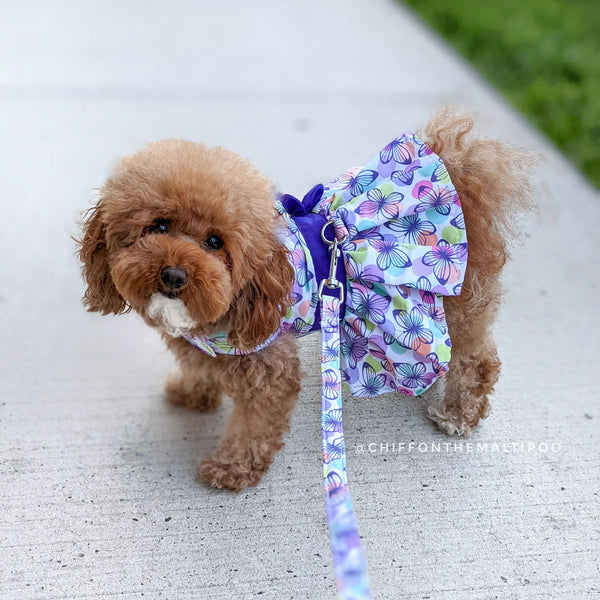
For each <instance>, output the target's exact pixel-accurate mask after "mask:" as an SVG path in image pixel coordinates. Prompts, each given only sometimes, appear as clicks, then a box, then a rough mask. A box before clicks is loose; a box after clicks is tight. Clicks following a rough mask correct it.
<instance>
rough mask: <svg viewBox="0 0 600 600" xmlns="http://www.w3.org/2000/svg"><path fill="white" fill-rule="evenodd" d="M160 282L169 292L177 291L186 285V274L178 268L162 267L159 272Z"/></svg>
mask: <svg viewBox="0 0 600 600" xmlns="http://www.w3.org/2000/svg"><path fill="white" fill-rule="evenodd" d="M160 280H161V281H162V282H163V283H164V284H165V286H166V287H167V289H168V290H169V291H170V290H178V289H180V288H182V287H183V286H184V285H185V284H186V283H187V280H188V274H187V273H186V271H184V270H183V269H180V268H179V267H164V268H163V270H162V271H161V272H160Z"/></svg>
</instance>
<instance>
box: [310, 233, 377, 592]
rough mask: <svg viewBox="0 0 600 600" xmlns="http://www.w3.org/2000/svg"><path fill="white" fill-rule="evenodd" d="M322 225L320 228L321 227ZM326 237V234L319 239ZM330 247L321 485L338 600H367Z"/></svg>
mask: <svg viewBox="0 0 600 600" xmlns="http://www.w3.org/2000/svg"><path fill="white" fill-rule="evenodd" d="M323 229H325V227H324V228H323ZM323 239H325V237H324V238H323ZM326 241H327V243H328V244H329V245H330V250H331V270H330V273H329V279H327V280H323V281H322V282H321V286H320V290H319V299H320V301H321V418H322V425H321V432H322V446H323V485H324V486H325V507H326V510H327V523H328V526H329V538H330V541H331V552H332V554H333V564H334V569H335V577H336V581H337V593H338V595H337V598H338V600H370V599H371V590H370V586H369V575H368V573H367V562H366V560H365V555H364V552H363V548H362V544H361V542H360V536H359V535H358V524H357V522H356V515H355V514H354V508H353V507H352V499H351V498H350V490H349V488H348V476H347V474H346V449H345V446H344V430H343V427H342V382H341V374H340V302H341V301H343V287H340V286H339V285H337V284H339V282H338V281H337V280H336V279H335V267H336V263H337V259H338V257H339V255H340V251H339V250H338V247H337V245H338V242H337V240H335V239H334V241H333V242H331V241H329V240H326ZM324 286H327V287H328V288H338V289H339V293H340V298H336V297H335V296H331V295H329V294H324V293H323V287H324Z"/></svg>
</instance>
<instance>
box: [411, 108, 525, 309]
mask: <svg viewBox="0 0 600 600" xmlns="http://www.w3.org/2000/svg"><path fill="white" fill-rule="evenodd" d="M472 129H473V120H472V119H471V118H470V117H467V116H464V115H457V114H455V113H453V112H452V111H451V110H450V109H444V110H442V111H441V112H440V113H438V114H437V115H436V116H435V117H433V118H432V119H431V120H430V121H429V123H428V124H427V126H426V127H425V130H424V132H423V134H422V137H423V140H424V141H425V142H426V144H427V145H428V146H429V147H430V148H431V149H432V150H433V151H434V152H435V153H436V154H438V155H439V156H441V157H442V159H443V160H444V163H445V165H446V168H447V169H448V173H449V175H450V178H451V179H452V183H453V184H454V186H455V187H456V190H457V192H458V195H459V197H460V199H461V203H462V208H463V213H464V217H465V223H466V229H467V240H468V243H469V260H468V267H467V276H466V278H465V285H464V286H463V291H462V294H461V296H460V300H461V304H463V305H467V306H468V311H469V312H472V311H478V310H484V309H485V307H486V306H487V304H488V302H489V301H490V300H491V299H492V298H493V297H494V296H495V295H496V294H497V293H498V292H499V285H498V282H497V280H498V276H499V274H500V271H501V270H502V267H503V266H504V264H505V263H506V261H507V260H508V258H509V256H510V249H509V248H510V243H511V242H512V241H513V240H514V239H515V238H518V237H519V235H520V231H521V227H520V224H521V219H522V216H523V215H524V213H525V212H527V211H528V210H531V209H532V208H533V203H532V201H531V189H532V188H531V182H530V178H529V175H530V171H531V168H532V167H533V165H534V164H535V163H536V158H535V156H534V155H533V154H531V153H529V152H526V151H524V150H522V149H520V148H517V147H513V146H509V145H504V144H501V143H500V142H497V141H495V140H491V139H486V138H477V137H474V136H472V135H470V133H471V130H472Z"/></svg>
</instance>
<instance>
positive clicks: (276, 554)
mask: <svg viewBox="0 0 600 600" xmlns="http://www.w3.org/2000/svg"><path fill="white" fill-rule="evenodd" d="M0 15H1V19H0V57H1V58H0V115H1V118H0V144H1V145H2V155H1V156H2V161H1V162H0V190H1V191H0V203H1V206H2V212H1V216H2V235H0V251H1V256H2V267H1V268H0V272H1V274H2V280H3V286H2V288H1V289H0V328H1V331H0V340H1V341H0V357H1V360H0V382H1V386H0V390H1V398H0V501H1V505H0V509H1V510H0V598H2V599H3V600H20V599H29V598H31V599H48V600H50V599H52V600H58V599H79V598H82V599H83V598H85V599H101V598H113V597H114V598H142V597H144V598H172V599H188V598H189V599H192V598H193V599H198V598H200V599H204V598H207V599H213V598H215V599H216V598H236V599H237V598H243V599H246V598H261V599H263V600H266V599H269V600H271V599H272V600H281V599H284V600H288V599H310V600H320V599H327V598H333V597H334V595H335V590H334V580H333V575H332V564H331V558H330V552H329V546H328V535H327V529H326V521H325V512H324V502H323V493H322V489H321V466H320V460H321V457H320V441H319V435H320V429H319V428H320V415H319V376H318V364H319V352H318V336H311V337H309V338H304V340H303V342H302V361H303V367H304V370H305V371H306V373H307V376H306V378H305V380H304V382H303V388H302V394H301V398H300V402H299V404H298V407H297V410H296V412H295V415H294V418H293V422H292V428H291V432H290V433H289V435H288V437H287V442H286V446H285V449H284V450H283V451H282V452H280V453H279V455H278V456H277V458H276V460H275V463H274V464H273V466H272V468H271V469H270V471H269V472H268V474H267V475H266V477H265V478H264V479H263V481H262V482H261V484H260V485H259V486H258V487H257V488H253V489H250V490H248V491H246V492H242V493H241V494H239V495H233V494H229V493H225V492H220V491H217V490H211V489H207V488H206V487H205V486H203V485H201V484H199V483H197V482H196V480H195V474H196V470H197V467H198V464H199V462H200V460H201V459H202V457H203V456H205V455H206V454H207V453H208V452H209V451H210V449H211V448H212V447H213V445H214V443H215V441H216V439H217V436H218V432H219V429H220V428H221V426H222V424H223V422H224V421H225V419H226V416H227V412H228V410H229V409H228V407H227V406H225V407H224V408H223V409H221V411H220V412H217V413H215V414H210V415H202V414H196V413H193V412H188V411H185V410H183V409H175V408H173V407H170V406H168V405H167V404H166V402H165V401H164V399H163V396H162V385H163V380H164V377H165V375H166V374H167V373H168V372H169V371H170V370H172V369H173V360H172V358H171V357H170V355H169V354H168V353H167V352H166V350H165V349H164V348H163V345H162V342H161V341H160V339H159V337H158V335H157V334H156V333H154V332H153V331H151V330H150V329H149V328H147V327H146V326H145V325H144V324H143V323H142V322H141V320H140V319H139V318H137V317H136V316H134V315H127V316H122V317H118V318H117V317H101V316H99V315H96V314H89V313H86V312H85V311H84V310H83V308H82V307H81V304H80V297H81V294H82V291H83V284H82V282H81V279H80V277H79V272H78V270H79V266H78V264H77V261H76V258H75V255H74V253H75V245H74V243H73V241H72V240H71V239H70V236H71V235H77V226H76V221H77V220H78V218H79V216H80V214H81V212H82V211H83V210H84V209H85V208H86V207H87V205H88V202H89V199H90V196H91V193H90V190H91V188H93V187H94V186H95V185H96V182H97V180H98V178H99V177H100V176H102V175H104V174H106V173H107V172H108V170H109V169H110V166H111V164H112V161H113V160H114V159H115V158H117V157H119V156H120V155H123V154H126V153H129V152H132V151H134V150H136V149H138V148H139V147H140V146H141V145H142V144H143V143H144V142H146V141H148V140H153V139H158V138H162V137H184V138H188V139H191V140H196V141H203V142H205V143H207V144H211V145H212V144H221V145H224V146H227V147H229V148H231V149H232V150H234V151H237V152H240V153H241V154H243V155H245V156H247V157H249V158H251V159H252V160H253V161H254V162H255V163H256V164H257V165H258V166H259V167H260V168H262V169H263V170H264V171H265V172H266V173H267V174H268V175H269V176H271V177H272V178H273V180H274V181H275V182H276V183H277V185H278V186H279V187H280V189H282V190H285V191H287V192H289V193H293V194H296V195H302V193H303V192H304V191H305V190H307V189H309V188H310V187H312V185H314V183H315V182H319V181H323V180H326V179H327V178H328V177H330V176H334V175H337V174H338V173H339V172H341V171H342V170H344V169H345V168H346V167H348V166H350V165H354V164H360V163H361V162H362V161H363V160H366V159H368V158H369V157H370V156H371V155H372V154H373V153H374V152H375V151H377V150H378V149H379V148H380V147H381V146H382V145H383V144H385V143H386V142H387V141H389V139H391V138H392V137H394V136H395V135H396V134H398V133H400V132H402V131H405V130H411V129H415V128H418V127H419V126H421V125H423V124H424V123H425V122H426V120H427V119H428V117H429V116H431V115H432V114H433V113H434V111H435V110H437V109H438V108H439V107H441V106H442V105H445V104H451V105H454V106H457V107H458V108H461V109H465V110H468V111H470V112H472V113H473V114H474V115H475V116H476V118H477V122H478V128H479V131H480V132H482V133H484V134H486V135H491V136H495V137H498V138H499V139H502V140H504V141H508V142H512V143H515V144H519V145H522V146H525V147H528V148H531V149H533V150H536V151H539V152H540V153H542V155H543V162H542V164H541V166H540V167H539V169H538V170H537V171H536V173H535V180H536V182H537V183H536V185H537V192H536V201H537V203H538V205H539V210H538V212H537V213H536V214H535V215H533V216H532V218H531V219H530V220H529V221H528V222H527V224H526V229H527V237H526V240H525V244H524V245H523V246H522V247H520V248H518V249H517V250H516V251H515V252H514V259H513V261H512V262H511V263H510V265H509V266H508V267H507V269H506V273H505V283H506V287H507V289H508V293H507V295H506V300H505V303H504V306H503V309H502V315H501V319H500V321H499V322H498V326H497V338H498V342H499V349H500V353H501V357H502V359H503V362H504V371H503V375H502V378H501V381H500V383H499V385H498V386H497V391H496V394H495V397H494V398H493V412H492V414H491V416H490V417H489V419H488V420H487V421H485V422H484V423H483V424H482V425H481V427H480V428H479V429H478V430H477V432H476V433H475V435H474V436H473V437H472V438H471V440H470V441H471V442H474V443H475V444H476V443H477V442H479V443H480V444H484V443H487V444H488V451H487V452H486V451H476V450H473V449H472V450H471V451H469V450H468V449H467V446H466V441H464V442H463V445H462V446H457V447H454V441H455V440H454V439H453V438H447V437H446V436H444V435H443V434H442V433H441V432H439V431H437V430H436V429H435V427H434V426H433V424H432V423H431V422H429V421H428V420H427V419H426V418H425V407H426V405H427V400H431V397H432V396H435V395H436V394H441V389H440V388H437V389H434V390H432V391H431V392H429V393H428V396H427V397H426V398H425V399H424V400H422V399H420V400H408V399H403V398H401V397H395V396H393V395H387V396H384V397H382V398H379V399H374V400H370V401H365V400H358V399H352V398H348V399H347V401H346V404H345V413H344V424H345V430H346V440H347V448H348V450H349V474H350V481H351V484H350V485H351V490H352V494H353V498H354V504H355V508H356V512H357V515H358V520H359V525H360V531H361V535H362V536H363V541H364V547H365V551H366V554H367V559H368V562H369V568H370V573H371V579H372V586H373V591H374V595H375V598H378V599H384V598H385V599H394V600H399V599H411V600H412V599H417V598H427V599H430V600H440V599H444V600H454V599H461V600H462V599H464V598H468V599H470V600H479V599H481V600H483V599H490V598H502V599H509V598H510V599H523V598H532V599H533V598H536V599H542V598H561V599H570V598H574V599H581V598H588V597H589V598H592V597H594V598H597V597H600V583H599V581H600V573H599V567H598V550H599V546H600V544H599V542H600V532H599V517H600V508H599V500H600V498H599V483H598V482H599V476H600V466H599V460H598V454H599V453H598V451H599V441H600V438H599V435H598V425H599V423H600V410H599V408H598V397H599V394H598V389H597V388H596V383H597V381H598V379H597V373H598V369H599V365H598V337H599V334H600V320H599V319H598V308H597V302H596V294H598V283H599V272H598V250H597V249H598V241H599V240H598V226H597V223H598V220H599V219H600V204H599V198H598V194H597V192H595V191H594V190H593V189H591V188H590V187H589V186H588V185H587V184H586V182H585V181H584V180H583V179H582V178H581V176H580V175H579V174H578V173H576V172H575V171H574V170H573V169H572V168H571V167H570V166H569V164H568V163H567V161H566V160H565V159H564V158H563V157H561V156H560V155H559V154H558V153H557V152H556V151H555V150H553V148H552V147H550V146H549V144H548V142H547V141H546V140H545V139H543V138H542V137H541V136H540V135H539V134H537V133H536V132H535V131H533V130H532V129H531V128H530V127H529V126H528V125H527V123H526V122H525V121H524V120H523V119H522V118H520V117H519V116H517V115H516V114H515V113H514V112H513V111H512V110H511V109H510V108H508V107H507V106H506V105H505V104H504V103H503V102H502V101H501V100H500V99H499V97H498V96H497V95H496V93H495V92H493V91H491V90H490V89H488V88H487V87H486V85H485V84H484V83H483V82H482V81H481V80H480V79H479V78H478V77H477V76H476V75H475V74H474V73H473V71H472V70H471V69H470V68H469V67H468V66H467V65H465V64H464V63H463V62H462V61H461V59H459V58H458V57H457V56H456V55H455V54H453V52H452V51H451V50H449V49H448V48H447V47H446V46H445V45H444V44H443V43H442V42H441V41H440V40H439V39H437V38H436V37H435V36H434V35H432V33H431V32H429V31H427V30H426V29H425V28H424V27H423V26H422V25H421V24H420V23H419V22H418V21H416V20H415V18H414V17H413V16H412V15H411V14H410V13H408V12H407V11H406V10H405V9H404V8H402V6H399V5H397V4H395V3H393V2H388V1H385V0H371V1H370V2H359V1H358V0H344V1H342V0H330V1H329V2H309V3H298V2H296V3H288V2H276V1H275V0H256V1H254V2H246V3H243V2H234V1H233V0H221V1H220V2H210V3H209V2H191V1H189V2H185V1H180V0H175V1H172V2H169V3H162V2H157V1H154V0H150V1H147V2H141V1H138V2H134V1H129V2H116V1H103V2H100V1H96V0H93V1H90V2H86V3H81V2H75V1H74V0H64V1H61V2H57V1H54V2H41V1H38V2H28V3H23V2H16V1H8V2H3V3H2V7H1V8H0ZM409 442H413V443H415V444H427V445H428V448H430V447H431V444H432V443H441V444H443V443H445V442H451V446H449V449H444V446H442V450H441V451H440V452H432V451H427V452H422V451H418V450H416V449H413V450H412V451H411V452H409V451H408V449H405V450H404V451H402V452H398V451H395V450H394V448H393V447H392V443H396V444H398V443H404V444H408V443H409ZM530 443H532V444H533V445H534V446H535V448H534V449H533V450H528V448H529V444H530ZM368 444H374V446H371V448H374V449H375V451H368V450H367V451H365V452H359V451H357V449H359V450H360V448H361V445H367V448H368ZM386 444H389V446H387V451H385V448H386V446H385V445H386ZM494 444H497V445H498V446H497V448H499V449H498V450H494V449H493V448H494ZM513 444H517V446H516V447H515V446H513ZM521 444H524V446H521ZM540 444H542V446H540ZM544 444H546V445H547V449H546V450H544V448H545V446H544ZM553 444H554V445H555V446H554V448H555V449H554V450H551V448H552V445H553ZM380 445H383V449H381V446H380ZM396 448H397V447H396ZM515 448H516V449H515Z"/></svg>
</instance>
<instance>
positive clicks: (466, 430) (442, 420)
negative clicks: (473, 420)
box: [427, 404, 473, 437]
mask: <svg viewBox="0 0 600 600" xmlns="http://www.w3.org/2000/svg"><path fill="white" fill-rule="evenodd" d="M427 416H428V417H429V418H430V419H431V420H432V421H434V422H435V424H436V425H437V426H438V427H439V428H440V429H441V430H442V431H443V432H444V433H447V434H448V435H456V436H462V437H470V436H471V433H472V432H473V427H472V426H471V425H469V424H467V422H466V420H465V418H464V416H463V415H460V414H455V413H452V412H447V411H445V410H444V408H443V407H441V406H436V405H435V404H432V405H431V406H430V407H429V408H428V409H427Z"/></svg>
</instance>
